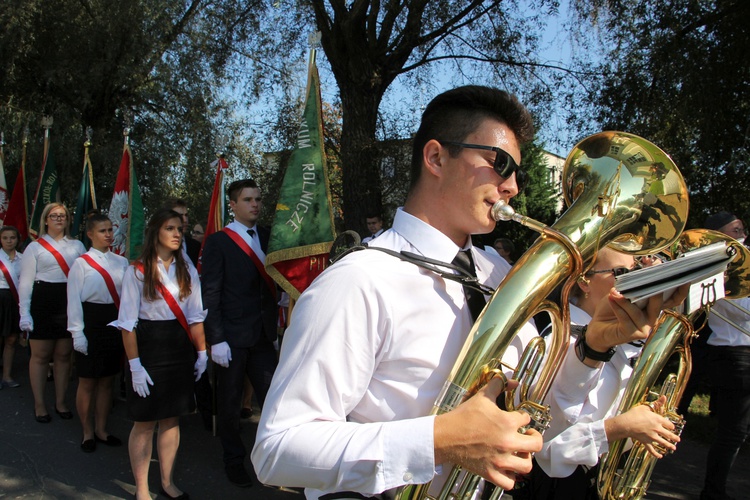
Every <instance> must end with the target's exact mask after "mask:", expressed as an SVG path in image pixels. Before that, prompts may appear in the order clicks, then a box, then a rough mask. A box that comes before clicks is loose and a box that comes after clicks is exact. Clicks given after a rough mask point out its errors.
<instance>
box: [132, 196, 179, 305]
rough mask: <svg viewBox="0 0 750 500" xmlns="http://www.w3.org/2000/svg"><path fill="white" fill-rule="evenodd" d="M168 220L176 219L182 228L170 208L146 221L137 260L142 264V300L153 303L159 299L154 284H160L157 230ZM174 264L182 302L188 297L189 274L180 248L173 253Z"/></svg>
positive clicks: (175, 213) (159, 211)
mask: <svg viewBox="0 0 750 500" xmlns="http://www.w3.org/2000/svg"><path fill="white" fill-rule="evenodd" d="M170 219H177V220H179V221H180V222H179V223H178V224H177V225H178V226H179V227H180V228H182V218H181V217H180V214H178V213H177V212H175V211H174V210H172V209H171V208H162V209H159V210H158V211H157V212H156V213H155V214H154V215H153V216H152V217H151V219H150V220H149V221H148V226H146V236H145V238H144V242H143V252H141V256H140V258H139V259H138V260H140V261H141V262H142V263H143V298H144V299H146V300H147V301H149V302H153V301H155V300H158V299H159V298H160V296H159V293H158V292H157V291H156V284H157V283H161V280H160V279H159V267H158V264H157V263H158V260H159V255H158V253H157V248H158V245H159V230H161V227H162V226H163V225H164V224H165V223H166V222H167V221H169V220H170ZM173 254H174V262H173V263H172V265H173V266H176V267H175V270H176V273H177V284H178V285H179V286H180V300H184V299H185V298H186V297H187V296H188V295H190V272H189V271H188V265H187V262H185V257H184V256H183V254H182V247H180V248H179V249H178V250H175V251H174V252H173Z"/></svg>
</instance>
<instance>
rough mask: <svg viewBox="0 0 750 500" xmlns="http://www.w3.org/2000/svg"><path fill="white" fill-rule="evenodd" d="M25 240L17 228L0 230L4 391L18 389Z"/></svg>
mask: <svg viewBox="0 0 750 500" xmlns="http://www.w3.org/2000/svg"><path fill="white" fill-rule="evenodd" d="M20 241H21V237H20V235H19V233H18V229H16V228H15V227H13V226H3V227H2V228H0V244H1V245H2V251H0V270H1V271H2V272H1V273H0V337H3V338H4V341H3V343H4V350H3V379H2V381H0V389H2V388H4V387H10V388H14V387H18V386H19V385H20V384H19V383H18V382H16V381H15V380H13V378H12V377H11V370H12V368H13V356H14V354H15V352H16V342H18V334H19V333H21V328H20V327H19V326H18V321H19V316H18V278H19V277H20V275H21V252H20V251H19V250H18V246H19V244H20Z"/></svg>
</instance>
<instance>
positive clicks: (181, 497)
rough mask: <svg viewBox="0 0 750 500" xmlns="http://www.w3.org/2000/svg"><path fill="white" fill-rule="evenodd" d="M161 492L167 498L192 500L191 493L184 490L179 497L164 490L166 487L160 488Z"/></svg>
mask: <svg viewBox="0 0 750 500" xmlns="http://www.w3.org/2000/svg"><path fill="white" fill-rule="evenodd" d="M159 494H160V495H164V496H165V497H167V498H171V499H172V500H190V495H188V494H187V493H185V492H184V491H183V492H182V495H180V496H178V497H173V496H172V495H170V494H169V493H167V492H166V491H165V490H164V488H159Z"/></svg>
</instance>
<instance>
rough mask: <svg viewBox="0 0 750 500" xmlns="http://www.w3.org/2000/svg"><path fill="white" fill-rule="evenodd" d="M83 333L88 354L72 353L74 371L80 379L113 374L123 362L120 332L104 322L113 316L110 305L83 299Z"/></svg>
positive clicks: (115, 311)
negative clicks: (87, 345)
mask: <svg viewBox="0 0 750 500" xmlns="http://www.w3.org/2000/svg"><path fill="white" fill-rule="evenodd" d="M81 305H82V306H83V324H84V327H83V333H84V335H86V340H88V343H89V348H88V354H86V355H84V354H81V353H80V352H78V351H76V352H75V357H76V370H77V371H78V376H79V377H83V378H100V377H111V376H112V375H116V374H117V373H118V372H119V371H120V368H121V367H122V362H123V353H124V351H125V350H124V349H123V347H122V334H121V333H120V330H118V329H117V328H115V327H112V326H107V323H110V322H112V321H115V320H116V319H117V306H115V305H114V304H94V303H92V302H84V303H82V304H81Z"/></svg>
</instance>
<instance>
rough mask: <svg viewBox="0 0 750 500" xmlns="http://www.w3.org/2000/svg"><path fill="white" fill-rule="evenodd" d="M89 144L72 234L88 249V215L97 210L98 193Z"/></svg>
mask: <svg viewBox="0 0 750 500" xmlns="http://www.w3.org/2000/svg"><path fill="white" fill-rule="evenodd" d="M88 144H89V143H88V142H86V145H85V152H84V154H83V177H82V178H81V187H79V188H78V202H77V203H76V214H75V216H74V217H73V227H72V229H71V231H70V234H71V236H72V237H73V238H78V239H79V240H81V241H82V242H83V243H84V245H86V248H88V247H90V246H91V241H89V239H88V237H87V236H86V214H87V213H89V211H91V210H96V193H95V192H94V172H93V166H92V165H91V158H89V146H88Z"/></svg>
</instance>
